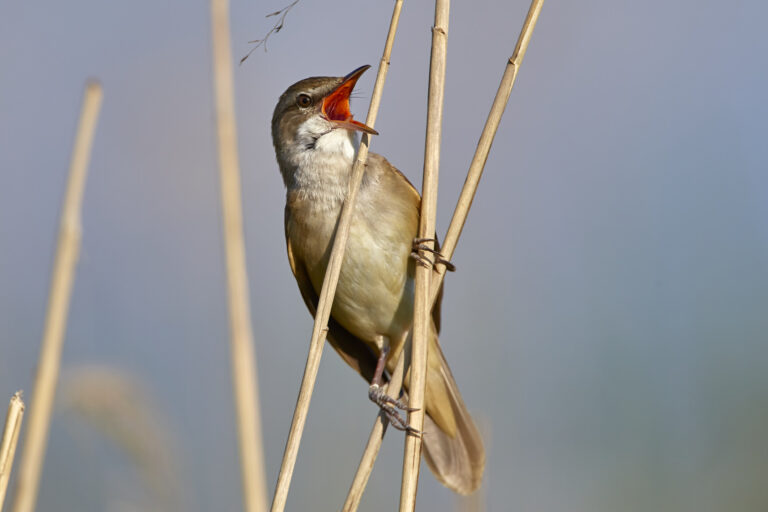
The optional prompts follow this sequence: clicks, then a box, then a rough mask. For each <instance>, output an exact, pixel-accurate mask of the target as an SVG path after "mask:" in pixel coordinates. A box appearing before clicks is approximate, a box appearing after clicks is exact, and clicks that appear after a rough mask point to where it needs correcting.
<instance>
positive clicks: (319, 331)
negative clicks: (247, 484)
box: [271, 1, 402, 512]
mask: <svg viewBox="0 0 768 512" xmlns="http://www.w3.org/2000/svg"><path fill="white" fill-rule="evenodd" d="M401 6H402V1H398V2H396V3H395V8H394V12H393V13H392V20H391V22H390V25H389V32H388V34H387V40H386V43H385V45H384V52H383V54H382V57H381V61H380V62H379V71H378V74H377V75H376V82H375V84H374V86H373V94H372V95H371V104H370V106H369V107H368V116H367V117H366V121H365V124H367V125H368V126H370V127H373V126H374V124H375V122H376V116H377V114H378V111H379V105H380V103H381V96H382V92H383V90H384V81H385V80H386V77H387V71H388V70H389V58H390V55H391V54H392V45H393V44H394V40H395V33H396V32H397V25H398V22H399V20H400V9H401ZM369 141H370V137H369V135H368V134H367V133H363V136H362V137H361V140H360V147H359V149H358V150H357V156H356V157H355V163H354V165H353V167H352V176H351V177H350V180H349V191H348V194H347V199H346V200H345V201H344V205H343V207H342V209H341V213H340V214H339V223H338V227H337V228H336V236H335V237H334V241H333V248H332V249H331V255H330V258H329V261H328V268H327V269H326V273H325V279H324V280H323V287H322V289H321V291H320V298H319V300H318V304H317V311H316V312H315V323H314V326H313V327H312V339H311V340H310V343H309V353H308V354H307V363H306V366H305V368H304V376H303V377H302V380H301V387H300V389H299V396H298V398H297V400H296V408H295V410H294V413H293V420H292V421H291V429H290V431H289V433H288V440H287V441H286V443H285V451H284V452H283V461H282V464H281V466H280V474H279V475H278V477H277V486H276V488H275V495H274V497H273V498H272V509H271V510H272V512H281V511H282V510H284V509H285V502H286V500H287V498H288V489H289V487H290V485H291V478H292V477H293V470H294V468H295V466H296V457H297V455H298V453H299V444H300V443H301V436H302V433H303V432H304V425H305V423H306V420H307V412H308V411H309V402H310V400H311V398H312V390H313V389H314V387H315V380H316V379H317V371H318V368H319V367H320V356H321V355H322V353H323V340H324V339H325V336H326V334H327V332H328V319H329V318H330V316H331V306H332V304H333V297H334V295H335V294H336V285H337V283H338V281H339V272H340V271H341V263H342V261H343V259H344V250H345V248H346V245H347V239H348V238H349V227H350V224H351V222H352V212H353V211H354V207H355V202H356V201H357V192H358V189H359V188H360V183H361V182H362V180H363V173H364V171H365V161H366V159H367V158H368V145H369Z"/></svg>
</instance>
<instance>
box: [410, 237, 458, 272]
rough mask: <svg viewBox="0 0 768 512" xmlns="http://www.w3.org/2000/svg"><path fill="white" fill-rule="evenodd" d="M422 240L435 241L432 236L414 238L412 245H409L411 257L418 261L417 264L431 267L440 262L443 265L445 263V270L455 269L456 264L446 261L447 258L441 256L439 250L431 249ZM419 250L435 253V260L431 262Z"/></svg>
mask: <svg viewBox="0 0 768 512" xmlns="http://www.w3.org/2000/svg"><path fill="white" fill-rule="evenodd" d="M424 242H435V243H437V241H436V240H435V239H434V238H414V239H413V246H412V247H411V258H413V259H414V260H416V262H418V264H419V265H421V266H424V267H427V268H429V267H431V266H432V265H436V264H438V263H442V264H443V265H445V270H447V271H448V272H455V271H456V266H455V265H454V264H453V263H451V262H450V261H448V260H447V259H445V258H443V255H442V254H440V251H438V250H436V249H432V248H431V247H429V246H428V245H424ZM419 251H426V252H431V253H432V254H434V255H435V261H434V262H432V261H431V260H430V259H429V258H427V257H426V256H422V255H421V253H420V252H419Z"/></svg>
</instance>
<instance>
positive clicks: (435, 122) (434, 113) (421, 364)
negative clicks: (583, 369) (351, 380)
mask: <svg viewBox="0 0 768 512" xmlns="http://www.w3.org/2000/svg"><path fill="white" fill-rule="evenodd" d="M449 13H450V1H449V0H436V2H435V24H434V26H433V27H432V55H431V58H430V63H429V96H428V99H427V136H426V141H425V144H424V178H423V185H422V192H421V215H420V223H419V238H421V239H430V238H433V237H434V235H435V219H436V213H437V182H438V172H439V168H440V141H441V137H442V124H443V99H444V92H445V64H446V57H447V52H448V17H449ZM427 245H428V246H430V247H431V248H432V249H434V242H427ZM422 252H423V251H422ZM422 256H424V257H426V256H425V255H422ZM431 278H432V268H431V266H425V265H416V275H415V283H414V303H413V331H412V334H413V338H412V340H413V341H412V343H413V349H412V351H411V364H410V382H409V386H408V391H409V393H410V400H409V402H408V406H409V407H410V408H411V409H413V411H412V412H410V413H409V414H408V423H409V424H410V426H411V427H413V428H414V429H416V430H419V431H421V430H423V427H424V413H425V411H424V391H425V387H426V384H427V349H428V346H429V345H428V344H429V333H430V323H431V321H432V319H431V316H432V315H431V314H430V313H431V311H432V302H431V301H430V280H431ZM420 463H421V436H418V435H407V436H405V453H404V455H403V475H402V484H401V487H400V511H401V512H405V511H412V510H414V509H415V507H416V491H417V488H418V484H419V467H420V465H421V464H420Z"/></svg>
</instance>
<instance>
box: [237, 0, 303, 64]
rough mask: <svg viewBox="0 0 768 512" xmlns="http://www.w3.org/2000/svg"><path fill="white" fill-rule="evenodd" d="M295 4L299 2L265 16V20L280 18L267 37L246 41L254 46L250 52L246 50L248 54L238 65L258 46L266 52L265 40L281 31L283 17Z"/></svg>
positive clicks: (297, 0) (296, 0)
mask: <svg viewBox="0 0 768 512" xmlns="http://www.w3.org/2000/svg"><path fill="white" fill-rule="evenodd" d="M297 3H299V0H293V2H291V3H290V4H288V5H286V6H285V7H283V8H282V9H280V10H279V11H275V12H271V13H269V14H267V16H266V17H267V18H271V17H272V16H280V17H279V18H278V19H277V21H276V22H275V24H274V25H273V26H272V28H271V29H270V31H269V32H267V35H265V36H264V37H263V38H261V39H254V40H253V41H248V44H255V45H256V46H254V47H252V48H251V49H250V50H248V53H246V54H245V57H243V58H242V59H240V64H242V63H243V62H245V59H247V58H248V57H250V56H251V54H252V53H253V52H254V51H256V48H258V47H259V46H263V47H264V51H265V52H266V51H267V39H269V36H271V35H272V34H277V33H278V32H280V31H281V30H283V26H285V17H286V16H288V12H289V11H290V10H291V9H293V6H294V5H296V4H297Z"/></svg>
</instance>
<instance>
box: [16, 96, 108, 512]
mask: <svg viewBox="0 0 768 512" xmlns="http://www.w3.org/2000/svg"><path fill="white" fill-rule="evenodd" d="M101 98H102V90H101V85H100V84H98V83H96V82H91V83H89V84H88V85H87V86H86V88H85V96H84V98H83V106H82V110H81V111H80V122H79V124H78V127H77V135H76V137H75V145H74V148H73V150H72V160H71V162H70V166H69V179H68V182H67V191H66V195H65V197H64V205H63V206H62V210H61V220H60V225H59V241H58V247H57V248H56V257H55V260H54V263H53V274H52V275H51V288H50V291H49V294H48V311H47V313H46V317H45V327H44V331H43V341H42V346H41V349H40V360H39V361H38V365H37V375H36V376H35V387H34V394H33V395H32V400H31V401H30V404H31V406H30V411H29V422H28V427H27V433H26V437H25V440H24V450H23V453H22V457H21V466H20V468H19V479H18V481H17V492H16V497H15V500H14V504H13V510H14V512H32V511H33V510H34V509H35V502H36V501H37V489H38V487H39V485H40V474H41V472H42V469H43V460H44V458H45V449H46V444H47V442H48V429H49V427H50V422H51V411H52V409H53V398H54V395H55V394H56V384H57V382H58V378H59V367H60V364H61V349H62V345H63V344H64V335H65V333H66V329H67V313H68V312H69V300H70V297H71V296H72V287H73V284H74V281H75V267H76V265H77V259H78V256H79V254H80V238H81V227H80V218H81V209H82V202H83V190H84V188H85V177H86V174H87V171H88V162H89V160H90V157H91V146H92V143H93V135H94V133H95V131H96V121H97V119H98V117H99V110H100V108H101Z"/></svg>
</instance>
